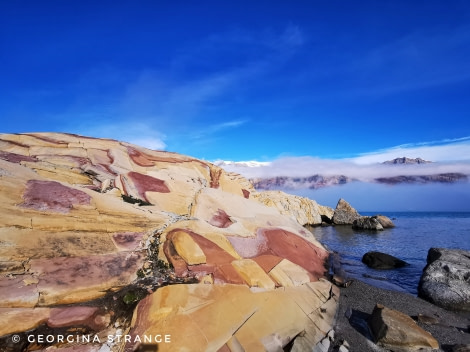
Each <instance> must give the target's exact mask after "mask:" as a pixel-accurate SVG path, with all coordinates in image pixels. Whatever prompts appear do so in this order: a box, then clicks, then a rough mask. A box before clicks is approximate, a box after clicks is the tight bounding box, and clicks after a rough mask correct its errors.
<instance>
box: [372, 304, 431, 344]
mask: <svg viewBox="0 0 470 352" xmlns="http://www.w3.org/2000/svg"><path fill="white" fill-rule="evenodd" d="M369 326H370V328H371V330H372V333H373V334H374V337H375V340H376V343H377V344H378V345H381V346H383V347H386V348H388V349H391V350H392V351H418V350H419V351H432V350H435V349H438V348H439V343H438V342H437V340H436V339H435V338H434V337H433V336H432V335H431V334H430V333H428V332H427V331H425V330H423V329H422V328H420V327H419V326H418V325H417V324H416V323H415V321H414V320H413V319H411V317H409V316H408V315H406V314H404V313H401V312H399V311H396V310H393V309H390V308H387V307H385V306H383V305H381V304H377V305H376V306H375V308H374V311H373V312H372V315H371V316H370V318H369Z"/></svg>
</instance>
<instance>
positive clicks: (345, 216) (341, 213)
mask: <svg viewBox="0 0 470 352" xmlns="http://www.w3.org/2000/svg"><path fill="white" fill-rule="evenodd" d="M360 216H361V215H359V213H358V212H357V210H356V209H354V208H353V207H352V206H351V205H350V204H349V203H348V202H346V201H345V200H344V199H342V198H341V199H340V200H339V201H338V204H337V205H336V208H335V212H334V215H333V223H334V224H336V225H352V224H353V222H354V220H356V219H358V218H359V217H360Z"/></svg>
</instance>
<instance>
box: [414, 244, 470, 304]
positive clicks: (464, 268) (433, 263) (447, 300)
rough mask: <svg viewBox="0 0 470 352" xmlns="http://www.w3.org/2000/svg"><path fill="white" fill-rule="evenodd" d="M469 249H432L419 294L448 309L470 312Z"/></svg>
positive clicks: (421, 280) (419, 287) (420, 283)
mask: <svg viewBox="0 0 470 352" xmlns="http://www.w3.org/2000/svg"><path fill="white" fill-rule="evenodd" d="M469 278H470V251H465V250H461V249H446V248H431V249H429V252H428V256H427V265H426V267H425V268H424V269H423V274H422V275H421V279H420V282H419V286H418V295H419V296H420V297H422V298H424V299H426V300H428V301H430V302H431V303H434V304H436V305H438V306H440V307H443V308H446V309H451V310H463V311H470V281H469Z"/></svg>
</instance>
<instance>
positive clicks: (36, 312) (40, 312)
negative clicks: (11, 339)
mask: <svg viewBox="0 0 470 352" xmlns="http://www.w3.org/2000/svg"><path fill="white" fill-rule="evenodd" d="M50 311H51V310H50V309H49V308H0V336H4V335H8V334H13V333H16V332H22V331H26V330H30V329H34V328H35V327H37V326H39V325H41V324H42V323H44V322H46V321H47V319H48V318H49V314H50Z"/></svg>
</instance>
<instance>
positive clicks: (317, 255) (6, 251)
mask: <svg viewBox="0 0 470 352" xmlns="http://www.w3.org/2000/svg"><path fill="white" fill-rule="evenodd" d="M0 148H1V153H0V241H1V242H0V243H1V246H0V297H1V298H2V299H1V300H0V345H1V346H2V347H3V346H6V348H10V350H15V349H16V350H22V349H24V350H26V349H27V348H29V347H31V348H33V347H34V349H35V350H38V349H43V350H44V349H45V348H47V347H51V346H54V345H55V346H58V345H59V344H60V348H61V349H64V350H65V349H70V350H72V349H73V350H75V347H72V346H73V343H69V341H65V342H64V341H62V342H60V341H58V340H57V339H55V340H54V339H52V340H51V341H50V342H47V341H43V342H40V343H38V342H37V341H36V342H32V343H29V342H28V340H27V339H26V336H29V335H34V336H37V335H40V334H41V333H43V332H47V334H49V335H51V336H57V335H60V334H63V333H64V331H72V332H74V336H75V335H77V334H78V335H80V334H81V333H82V332H83V333H85V332H87V333H88V332H92V333H94V334H95V336H97V338H98V341H96V339H95V340H94V341H91V342H88V343H86V344H85V345H86V347H85V346H84V345H83V346H84V347H83V348H84V350H87V351H88V350H89V351H98V350H102V351H104V350H106V351H113V352H115V351H123V350H127V351H134V350H135V348H137V345H138V343H139V339H143V338H144V336H153V337H154V338H156V337H157V336H160V337H161V336H162V334H163V335H165V336H166V335H170V336H171V337H170V339H169V340H170V341H169V342H166V341H163V342H162V343H161V344H160V345H159V351H164V350H171V351H174V350H199V348H201V349H202V350H228V349H231V350H234V349H236V348H238V350H242V349H244V350H247V351H248V350H260V349H267V350H278V349H280V348H281V349H282V348H283V347H284V346H286V345H287V344H289V346H292V350H297V351H300V350H305V349H306V348H307V347H308V348H310V349H311V348H312V346H315V345H316V344H317V343H319V342H320V341H321V340H322V339H323V338H324V337H325V336H326V334H327V333H328V331H329V330H330V329H331V325H332V321H333V318H334V316H335V312H336V307H337V299H338V291H337V288H336V287H334V286H332V285H331V284H330V283H329V282H328V281H326V280H325V279H324V276H325V262H326V260H327V258H328V252H327V251H326V250H325V248H324V247H323V246H322V245H321V244H320V243H319V242H318V241H317V240H316V239H315V238H314V236H313V235H312V233H310V232H309V231H307V230H305V229H304V228H303V227H302V226H301V225H300V224H299V222H298V220H302V219H305V221H317V222H319V221H320V220H319V219H320V218H321V215H319V212H320V210H316V208H315V205H316V203H314V202H311V203H308V204H307V203H305V201H304V200H302V199H297V198H290V197H289V196H287V195H286V196H285V197H286V198H283V197H284V196H283V197H279V199H278V200H277V201H276V202H277V203H276V202H275V203H273V204H283V205H284V204H288V207H287V209H284V208H281V209H280V210H284V213H285V214H286V215H284V214H282V213H281V212H280V210H279V208H278V206H277V205H274V206H266V205H264V204H263V202H260V201H259V199H257V198H255V194H256V193H257V192H256V191H255V190H254V188H253V187H252V186H251V185H250V183H249V182H248V181H247V180H246V179H244V178H243V177H241V176H239V175H236V174H232V173H226V172H225V171H224V170H223V169H221V168H219V167H217V166H215V165H212V164H210V163H207V162H204V161H200V160H197V159H193V158H189V157H186V156H182V155H178V154H175V153H169V152H158V151H152V150H148V149H145V148H140V147H138V146H135V145H131V144H128V143H123V142H118V141H114V140H103V139H94V138H88V137H82V136H76V135H70V134H54V133H36V134H19V135H18V134H17V135H12V134H2V135H0ZM264 199H265V200H266V199H267V198H264ZM286 199H287V201H286ZM296 202H298V203H296ZM309 206H310V207H311V208H310V209H308V207H309ZM296 207H297V208H296ZM302 207H305V209H306V210H307V211H305V210H303V209H301V208H302ZM317 207H318V205H317ZM302 211H303V212H302ZM308 214H310V215H308ZM312 214H313V215H312ZM315 214H317V215H315ZM308 216H311V218H308ZM136 305H137V309H136V310H135V311H134V308H135V306H136ZM12 334H19V336H20V338H21V341H22V342H21V344H19V345H18V344H17V345H12V344H13V343H14V341H13V340H12ZM118 335H126V336H131V337H132V338H131V339H128V340H127V341H126V340H124V339H121V340H117V339H116V340H113V341H112V342H107V340H108V339H107V338H106V337H107V336H115V337H117V336H118ZM100 337H101V340H100ZM160 337H159V339H160V340H161V338H160ZM165 338H166V337H165ZM152 341H153V342H155V340H154V339H153V340H152ZM59 342H60V343H59ZM32 344H34V346H33V345H32ZM29 345H31V346H29ZM52 349H54V348H53V347H52Z"/></svg>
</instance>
